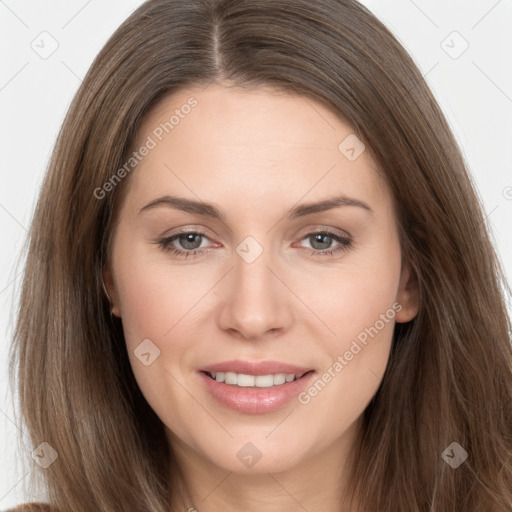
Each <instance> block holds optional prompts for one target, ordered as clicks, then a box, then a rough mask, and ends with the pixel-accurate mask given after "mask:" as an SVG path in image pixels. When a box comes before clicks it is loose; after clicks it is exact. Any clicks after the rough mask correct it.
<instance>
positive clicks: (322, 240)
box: [158, 231, 352, 258]
mask: <svg viewBox="0 0 512 512" xmlns="http://www.w3.org/2000/svg"><path fill="white" fill-rule="evenodd" d="M205 240H209V239H208V237H207V236H206V234H205V233H203V232H201V231H185V232H181V233H176V234H175V235H172V236H170V237H167V238H164V239H163V240H160V241H159V242H158V245H159V246H160V247H161V248H162V250H164V251H165V252H170V253H172V254H173V255H174V256H176V257H178V258H188V257H190V256H191V257H192V258H194V257H195V256H198V255H200V254H203V253H205V252H208V249H207V247H206V246H205V245H203V242H205ZM301 240H308V241H309V242H310V243H311V245H312V247H311V249H313V250H312V252H311V255H312V256H332V255H333V254H335V253H341V252H342V251H346V250H348V249H349V248H350V247H351V245H352V239H351V238H350V237H344V236H340V235H338V234H336V233H333V232H331V231H318V232H313V233H308V234H307V235H306V236H305V237H303V238H302V239H301ZM334 242H335V243H336V244H338V245H337V246H335V248H332V244H333V243H334ZM317 247H318V248H317ZM304 248H305V249H307V247H304Z"/></svg>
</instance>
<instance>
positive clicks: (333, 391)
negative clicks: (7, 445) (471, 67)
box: [12, 0, 512, 512]
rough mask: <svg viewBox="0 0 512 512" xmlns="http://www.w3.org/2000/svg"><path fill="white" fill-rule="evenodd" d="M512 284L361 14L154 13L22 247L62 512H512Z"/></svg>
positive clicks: (456, 166)
mask: <svg viewBox="0 0 512 512" xmlns="http://www.w3.org/2000/svg"><path fill="white" fill-rule="evenodd" d="M198 242H199V243H198ZM502 276H503V273H502V271H501V269H500V265H499V262H498V259H497V257H496V255H495V252H494V249H493V247H492V245H491V243H490V240H489V235H488V233H487V231H486V229H485V223H484V216H483V214H482V208H481V206H480V204H479V202H478V199H477V196H476V194H475V191H474V189H473V187H472V185H471V181H470V179H469V177H468V173H467V170H466V168H465V164H464V162H463V159H462V157H461V154H460V151H459V149H458V147H457V145H456V142H455V140H454V138H453V136H452V134H451V133H450V130H449V128H448V125H447V123H446V121H445V118H444V116H443V114H442V112H441V110H440V108H439V106H438V105H437V103H436V101H435V100H434V98H433V96H432V94H431V92H430V91H429V89H428V87H427V85H426V83H425V81H424V79H423V78H422V76H421V73H420V72H419V71H418V69H417V68H416V66H415V65H414V63H413V62H412V60H411V59H410V57H409V56H408V54H407V53H406V51H405V50H404V49H403V48H402V47H401V46H400V44H399V43H398V42H397V41H396V39H395V38H394V37H393V36H392V35H391V34H390V32H389V31H388V30H387V29H386V28H385V27H384V26H383V25H382V24H381V23H380V22H379V21H378V20H376V19H375V17H374V16H373V15H372V14H371V13H370V12H369V11H367V10H366V9H365V8H364V7H362V6H361V5H359V4H358V3H357V2H356V1H354V0H323V1H321V2H315V3H312V2H307V1H305V0H293V1H291V0H258V1H254V0H251V1H247V0H231V1H220V0H210V1H206V0H203V1H195V2H180V1H177V0H150V1H149V2H146V3H145V4H143V5H142V6H141V7H140V8H139V9H138V10H137V11H136V12H135V13H134V14H133V15H132V16H130V18H129V19H128V20H127V21H126V22H125V23H124V24H123V25H122V26H121V27H120V28H119V29H118V30H117V32H116V33H115V34H114V35H113V36H112V38H111V39H110V40H109V42H108V43H107V44H106V46H105V47H104V48H103V50H102V51H101V52H100V54H99V56H98V57H97V59H96V61H95V62H94V63H93V65H92V67H91V69H90V71H89V73H88V74H87V76H86V78H85V80H84V82H83V84H82V86H81V88H80V90H79V92H78V93H77V95H76V98H75V99H74V101H73V104H72V106H71V108H70V111H69V113H68V116H67V118H66V120H65V122H64V125H63V127H62V130H61V133H60V135H59V139H58V141H57V145H56V148H55V151H54V154H53V158H52V161H51V163H50V168H49V171H48V174H47V176H46V179H45V182H44V185H43V188H42V191H41V195H40V199H39V202H38V205H37V209H36V211H35V214H34V219H33V223H32V229H31V231H30V246H29V250H28V259H27V263H26V273H25V277H24V284H23V290H22V296H21V306H20V314H19V319H18V324H17V328H16V332H15V339H14V345H13V360H12V361H13V362H12V366H13V368H14V369H15V370H16V375H17V378H18V389H19V393H20V401H21V412H22V415H23V419H24V421H25V422H26V425H27V428H28V431H29V432H30V435H31V438H32V442H33V446H34V447H36V449H35V450H34V454H33V457H34V460H36V462H37V467H40V468H42V469H41V473H42V475H43V477H44V484H45V488H46V489H47V490H48V496H49V502H50V503H49V506H51V510H73V511H88V510H95V511H98V510H101V511H103V510H105V511H107V510H108V511H117V510H119V511H121V510H123V511H125V510H141V511H142V510H144V511H152V512H156V511H169V510H189V511H193V510H198V511H200V512H205V511H206V512H209V511H217V510H229V507H230V506H231V507H232V508H234V507H235V506H236V508H237V509H240V508H242V509H244V510H270V509H271V507H279V509H280V510H304V509H305V510H322V509H323V510H341V511H350V512H367V511H375V510H382V511H388V510H393V511H411V510H414V511H421V512H423V511H425V512H426V511H434V510H435V511H436V512H438V511H453V510H464V511H467V512H476V511H479V510H481V511H486V512H505V511H509V510H510V507H511V506H512V491H511V489H512V468H511V464H510V455H511V453H512V438H511V435H510V434H511V431H512V429H511V427H512V412H511V411H512V407H511V402H512V378H511V377H512V364H511V363H512V349H511V343H510V337H509V331H510V329H511V326H510V321H509V319H508V318H507V315H506V309H505V303H504V299H503V295H502V288H501V287H502V286H505V287H506V283H505V282H504V280H503V278H502ZM50 315H51V316H50ZM34 383H37V385H34ZM262 388H267V389H262ZM42 440H44V441H42ZM32 449H33V448H32ZM49 510H50V508H49Z"/></svg>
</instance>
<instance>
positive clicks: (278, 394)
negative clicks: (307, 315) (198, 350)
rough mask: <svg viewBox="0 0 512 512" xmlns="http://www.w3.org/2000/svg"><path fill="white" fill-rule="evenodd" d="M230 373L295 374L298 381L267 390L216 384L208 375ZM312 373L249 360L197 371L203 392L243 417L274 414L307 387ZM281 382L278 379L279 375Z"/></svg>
mask: <svg viewBox="0 0 512 512" xmlns="http://www.w3.org/2000/svg"><path fill="white" fill-rule="evenodd" d="M212 373H214V374H218V373H225V374H228V373H231V374H232V375H233V374H244V375H245V376H246V377H247V376H249V375H254V376H265V375H266V376H269V375H276V374H295V376H297V375H299V376H300V377H299V378H295V380H293V381H291V382H289V381H286V382H284V383H281V384H279V385H273V386H271V387H255V386H251V385H249V387H245V386H244V387H240V386H239V385H231V384H227V383H225V382H218V381H217V380H215V379H213V378H212V376H211V374H212ZM316 373H317V372H316V371H315V370H313V369H312V368H308V367H306V366H297V365H293V364H289V363H282V362H278V361H263V362H259V363H255V362H249V361H240V360H236V361H226V362H223V363H217V364H213V365H209V366H205V367H203V368H201V369H200V370H199V371H198V375H199V377H200V380H201V382H202V385H203V386H204V389H205V390H206V391H207V392H208V393H209V395H210V396H211V397H213V398H214V399H215V400H216V402H217V403H218V404H221V405H222V406H224V407H228V408H229V409H233V410H235V411H237V412H241V413H247V414H262V413H269V412H272V411H276V410H278V409H280V408H282V407H284V406H286V405H287V404H289V403H290V402H291V401H292V400H293V399H294V398H297V396H298V395H299V393H301V392H302V391H304V389H305V388H306V387H307V386H308V385H310V384H311V382H312V381H313V379H314V378H315V375H316ZM281 381H282V376H281Z"/></svg>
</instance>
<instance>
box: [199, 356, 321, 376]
mask: <svg viewBox="0 0 512 512" xmlns="http://www.w3.org/2000/svg"><path fill="white" fill-rule="evenodd" d="M311 370H313V368H311V367H307V366H297V365H294V364H289V363H283V362H279V361H261V362H253V361H242V360H239V359H236V360H233V361H225V362H222V363H216V364H211V365H208V366H204V367H202V368H200V369H199V371H202V372H205V373H212V372H214V373H216V372H224V373H225V372H233V373H243V374H245V375H270V374H276V373H285V374H287V373H293V374H295V375H301V374H304V373H307V372H309V371H311Z"/></svg>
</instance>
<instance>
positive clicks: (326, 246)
mask: <svg viewBox="0 0 512 512" xmlns="http://www.w3.org/2000/svg"><path fill="white" fill-rule="evenodd" d="M314 239H315V240H314V243H316V242H319V243H320V245H324V247H319V248H316V247H315V246H314V243H313V248H315V249H317V250H322V249H328V248H329V246H330V243H329V242H330V241H331V240H330V239H331V237H330V236H329V235H325V234H320V235H314ZM322 239H323V240H324V241H323V242H322ZM325 239H327V242H326V241H325Z"/></svg>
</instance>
